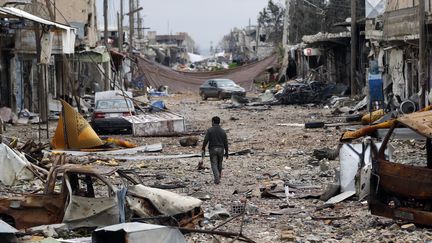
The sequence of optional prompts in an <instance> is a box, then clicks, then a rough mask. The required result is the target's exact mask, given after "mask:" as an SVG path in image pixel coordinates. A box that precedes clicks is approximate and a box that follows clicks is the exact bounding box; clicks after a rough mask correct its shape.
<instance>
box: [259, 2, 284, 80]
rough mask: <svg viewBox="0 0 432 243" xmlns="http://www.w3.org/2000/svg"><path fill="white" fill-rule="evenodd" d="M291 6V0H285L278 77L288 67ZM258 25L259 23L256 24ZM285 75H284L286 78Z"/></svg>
mask: <svg viewBox="0 0 432 243" xmlns="http://www.w3.org/2000/svg"><path fill="white" fill-rule="evenodd" d="M290 8H291V0H285V15H284V26H283V34H282V47H283V49H284V55H283V60H282V68H281V70H280V73H279V77H282V76H283V75H285V74H286V69H287V68H288V60H289V59H288V58H289V46H288V42H289V30H290V25H291V21H290V16H289V12H290ZM258 26H259V25H258ZM286 78H287V77H285V79H286Z"/></svg>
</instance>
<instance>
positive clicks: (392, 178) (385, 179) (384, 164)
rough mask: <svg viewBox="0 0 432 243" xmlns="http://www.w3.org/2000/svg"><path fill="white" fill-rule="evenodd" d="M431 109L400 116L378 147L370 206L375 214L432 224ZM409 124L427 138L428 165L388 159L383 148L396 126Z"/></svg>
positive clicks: (373, 171)
mask: <svg viewBox="0 0 432 243" xmlns="http://www.w3.org/2000/svg"><path fill="white" fill-rule="evenodd" d="M431 124H432V111H427V112H421V113H413V114H411V115H408V116H404V117H402V118H399V119H398V120H397V122H396V123H395V124H394V125H393V127H392V128H391V129H390V130H389V132H388V134H387V135H386V137H385V138H384V140H383V143H382V146H381V148H380V149H379V151H377V150H375V153H374V154H375V156H374V157H375V158H374V160H373V166H372V168H373V169H372V176H371V184H370V185H371V187H370V196H369V208H370V210H371V213H372V214H374V215H379V216H384V217H388V218H393V219H399V220H403V221H407V222H412V223H416V224H420V225H428V226H432V143H431V138H432V127H431V126H430V125H431ZM400 126H404V127H408V128H410V129H411V130H413V131H415V132H417V133H418V134H420V135H422V136H423V137H425V138H426V154H427V155H426V157H427V163H425V165H427V166H425V167H420V166H412V165H404V164H399V163H394V162H391V161H388V160H387V159H386V157H385V154H384V151H385V149H386V147H387V145H388V144H389V140H390V138H391V137H392V134H393V132H394V130H395V128H396V127H400Z"/></svg>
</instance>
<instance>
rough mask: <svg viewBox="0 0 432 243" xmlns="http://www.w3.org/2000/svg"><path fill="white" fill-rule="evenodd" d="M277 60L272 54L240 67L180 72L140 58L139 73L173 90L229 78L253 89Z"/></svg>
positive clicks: (157, 84)
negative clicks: (256, 81) (259, 76)
mask: <svg viewBox="0 0 432 243" xmlns="http://www.w3.org/2000/svg"><path fill="white" fill-rule="evenodd" d="M276 62H277V56H276V55H272V56H270V57H267V58H265V59H263V60H261V61H258V62H255V63H251V64H248V65H244V66H241V67H238V68H234V69H229V70H221V71H214V72H195V73H194V72H178V71H175V70H172V69H171V68H170V67H166V66H163V65H161V64H158V63H155V62H152V61H150V60H147V59H144V58H138V73H139V74H138V75H140V76H141V77H142V79H145V82H146V84H147V85H150V86H153V87H160V86H162V85H167V86H169V88H170V90H172V91H177V92H178V91H195V90H198V89H199V86H200V85H201V84H203V82H204V81H205V80H207V79H214V78H228V79H231V80H233V81H234V82H236V83H237V84H238V85H240V86H242V87H243V88H245V89H246V90H253V89H254V84H253V80H254V79H255V77H256V76H258V75H259V74H261V73H262V72H264V71H265V70H266V69H268V68H269V67H272V66H273V65H274V64H276Z"/></svg>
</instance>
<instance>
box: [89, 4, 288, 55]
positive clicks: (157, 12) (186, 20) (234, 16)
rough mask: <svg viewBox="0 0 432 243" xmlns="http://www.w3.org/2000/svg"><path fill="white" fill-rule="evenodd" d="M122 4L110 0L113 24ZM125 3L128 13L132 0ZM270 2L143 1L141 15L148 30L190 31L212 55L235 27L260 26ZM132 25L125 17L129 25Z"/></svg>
mask: <svg viewBox="0 0 432 243" xmlns="http://www.w3.org/2000/svg"><path fill="white" fill-rule="evenodd" d="M280 1H281V0H276V1H275V2H280ZM119 2H120V1H119V0H109V19H110V20H109V22H110V25H115V24H116V23H117V21H116V15H117V11H118V9H119ZM123 2H124V5H125V12H127V11H128V10H127V9H128V4H129V0H123ZM267 2H268V0H140V4H141V6H142V7H143V8H144V9H143V10H142V11H141V13H142V14H143V15H145V17H144V25H145V27H150V28H151V30H155V31H157V33H158V34H169V33H172V34H175V33H176V32H187V33H189V34H190V35H191V36H192V38H193V39H194V40H195V42H196V43H197V44H198V45H199V46H200V49H201V50H202V52H204V53H206V52H208V49H209V47H210V42H213V45H214V46H216V45H217V44H218V43H219V41H220V40H221V38H222V37H223V35H225V34H227V33H229V31H230V30H231V29H232V28H234V27H239V28H241V27H245V26H247V25H248V24H249V19H250V20H251V24H252V25H254V24H256V19H257V16H258V13H259V11H261V10H262V9H263V8H264V7H266V6H267ZM282 2H283V1H282ZM102 3H103V0H97V8H98V11H99V12H98V22H99V26H103V15H102V5H103V4H102ZM126 17H127V16H126ZM128 23H129V22H128V19H127V18H125V24H126V25H127V24H128Z"/></svg>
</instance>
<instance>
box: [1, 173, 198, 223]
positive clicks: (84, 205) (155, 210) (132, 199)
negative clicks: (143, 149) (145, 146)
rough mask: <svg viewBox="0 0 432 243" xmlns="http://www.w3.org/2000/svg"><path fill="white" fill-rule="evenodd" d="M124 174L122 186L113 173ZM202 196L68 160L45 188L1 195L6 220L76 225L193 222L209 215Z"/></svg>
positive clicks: (50, 176)
mask: <svg viewBox="0 0 432 243" xmlns="http://www.w3.org/2000/svg"><path fill="white" fill-rule="evenodd" d="M114 175H119V176H120V179H121V180H120V181H121V183H120V186H119V187H117V186H115V185H113V184H112V183H111V182H110V181H109V180H108V179H107V178H108V176H109V178H111V177H112V176H114ZM201 203H202V202H201V200H199V199H196V198H193V197H187V196H181V195H178V194H176V193H173V192H169V191H165V190H161V189H156V188H150V187H146V186H144V185H142V184H139V183H137V181H136V180H134V178H133V177H131V176H130V175H128V174H126V173H124V172H122V171H119V170H117V169H111V168H109V169H106V168H96V167H90V166H82V165H73V164H66V165H61V166H56V167H54V169H51V171H50V173H49V175H48V179H47V182H46V184H45V188H44V190H43V192H42V193H32V194H25V195H20V196H17V197H7V198H0V219H2V220H3V221H5V222H7V223H8V224H10V225H11V226H14V227H15V228H17V229H25V228H29V227H34V226H39V225H49V224H56V223H65V224H67V225H68V227H69V228H70V229H73V228H79V227H100V226H107V225H112V224H118V223H122V222H125V221H131V220H133V219H140V220H145V219H148V218H160V219H161V221H160V222H159V223H161V224H168V225H175V226H181V227H193V226H194V225H195V224H196V223H198V222H199V221H200V220H202V218H203V212H202V210H201Z"/></svg>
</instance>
